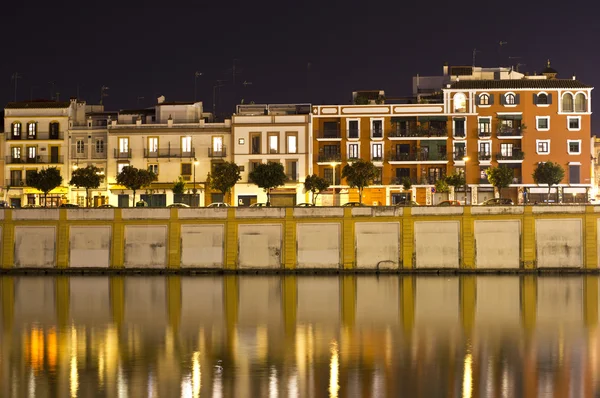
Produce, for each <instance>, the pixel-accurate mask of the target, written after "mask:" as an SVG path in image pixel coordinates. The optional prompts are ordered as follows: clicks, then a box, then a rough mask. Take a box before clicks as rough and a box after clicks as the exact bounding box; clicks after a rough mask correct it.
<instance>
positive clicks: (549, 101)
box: [548, 94, 552, 105]
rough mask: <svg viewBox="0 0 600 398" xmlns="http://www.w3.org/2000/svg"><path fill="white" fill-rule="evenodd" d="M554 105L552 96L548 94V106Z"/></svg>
mask: <svg viewBox="0 0 600 398" xmlns="http://www.w3.org/2000/svg"><path fill="white" fill-rule="evenodd" d="M550 104H552V94H548V105H550Z"/></svg>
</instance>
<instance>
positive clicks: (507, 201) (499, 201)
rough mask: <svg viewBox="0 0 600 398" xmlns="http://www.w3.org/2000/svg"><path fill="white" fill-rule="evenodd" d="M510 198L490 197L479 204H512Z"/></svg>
mask: <svg viewBox="0 0 600 398" xmlns="http://www.w3.org/2000/svg"><path fill="white" fill-rule="evenodd" d="M512 205H514V203H513V201H512V199H509V198H492V199H488V200H486V201H485V202H483V203H481V206H512Z"/></svg>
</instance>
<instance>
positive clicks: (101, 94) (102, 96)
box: [100, 86, 110, 105]
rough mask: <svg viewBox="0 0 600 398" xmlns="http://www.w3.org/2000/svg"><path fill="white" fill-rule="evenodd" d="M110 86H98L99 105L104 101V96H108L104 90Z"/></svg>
mask: <svg viewBox="0 0 600 398" xmlns="http://www.w3.org/2000/svg"><path fill="white" fill-rule="evenodd" d="M109 88H110V87H106V86H102V87H100V105H102V103H103V102H104V97H108V93H107V92H106V90H108V89H109Z"/></svg>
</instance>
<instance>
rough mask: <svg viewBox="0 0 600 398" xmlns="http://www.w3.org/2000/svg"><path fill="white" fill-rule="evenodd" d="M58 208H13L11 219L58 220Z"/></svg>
mask: <svg viewBox="0 0 600 398" xmlns="http://www.w3.org/2000/svg"><path fill="white" fill-rule="evenodd" d="M59 212H60V210H59V209H20V210H19V209H15V210H13V212H12V218H13V220H15V221H16V220H58V215H59Z"/></svg>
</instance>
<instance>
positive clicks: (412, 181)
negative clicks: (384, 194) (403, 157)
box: [390, 176, 418, 185]
mask: <svg viewBox="0 0 600 398" xmlns="http://www.w3.org/2000/svg"><path fill="white" fill-rule="evenodd" d="M406 178H408V180H409V181H410V185H417V184H418V182H417V179H416V178H414V177H395V176H394V177H392V178H391V179H390V185H402V184H404V180H405V179H406Z"/></svg>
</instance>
